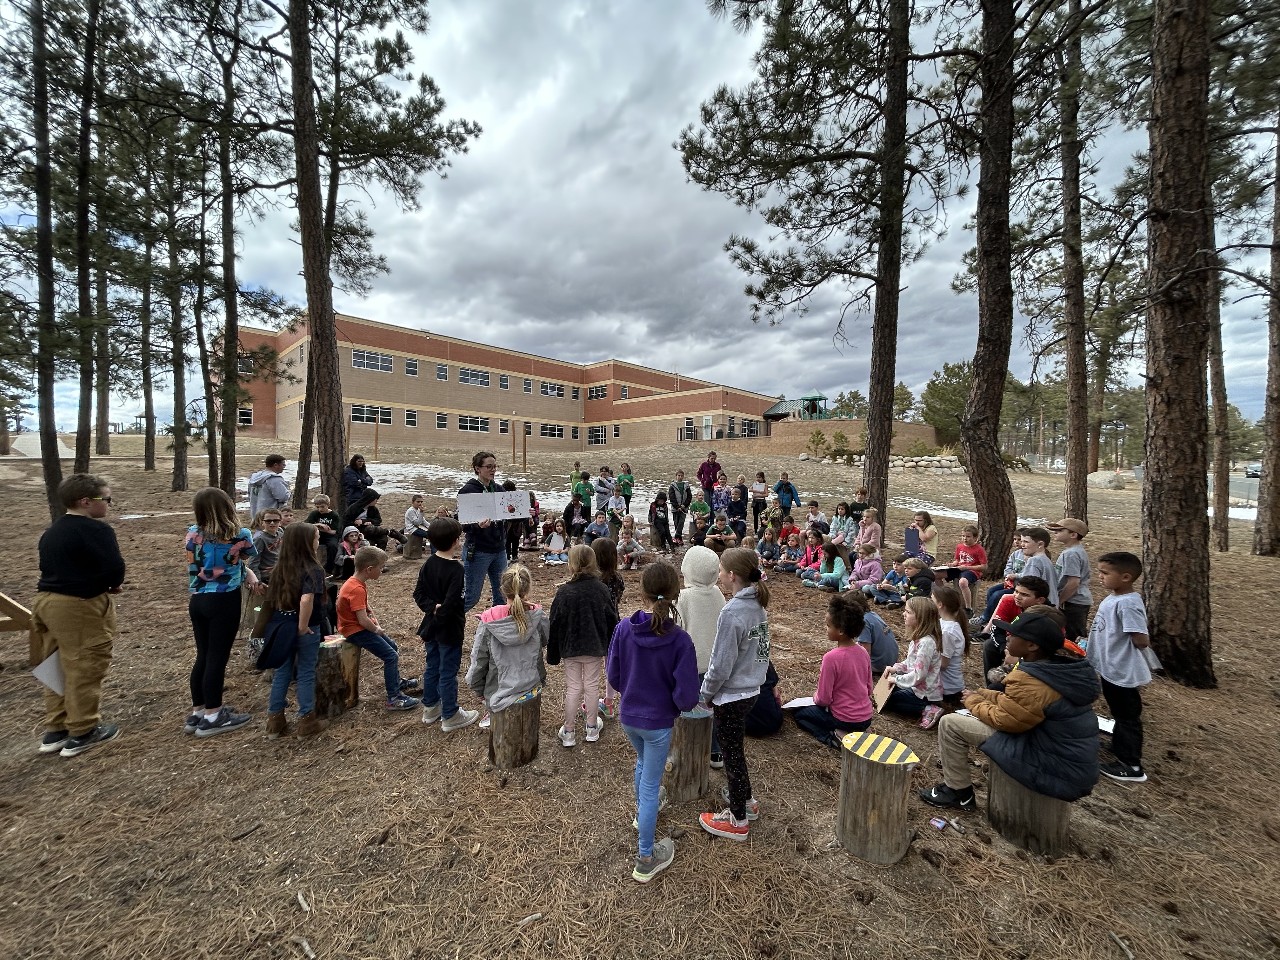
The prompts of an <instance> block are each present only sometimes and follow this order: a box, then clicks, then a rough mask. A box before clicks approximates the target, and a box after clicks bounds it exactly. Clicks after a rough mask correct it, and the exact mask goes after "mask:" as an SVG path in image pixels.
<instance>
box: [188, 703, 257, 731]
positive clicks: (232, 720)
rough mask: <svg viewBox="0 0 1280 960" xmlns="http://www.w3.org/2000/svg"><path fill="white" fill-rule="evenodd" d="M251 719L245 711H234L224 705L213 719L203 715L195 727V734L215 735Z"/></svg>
mask: <svg viewBox="0 0 1280 960" xmlns="http://www.w3.org/2000/svg"><path fill="white" fill-rule="evenodd" d="M252 719H253V717H251V716H250V715H249V714H247V713H235V712H233V711H232V709H231V708H230V707H225V706H224V707H223V708H222V709H221V710H219V711H218V715H217V716H216V717H214V718H213V719H210V718H209V717H204V718H203V719H202V720H201V721H200V726H198V727H196V736H197V737H216V736H217V735H218V734H220V733H226V732H227V731H229V730H235V729H236V728H237V727H243V726H244V725H245V724H246V723H248V722H249V721H250V720H252Z"/></svg>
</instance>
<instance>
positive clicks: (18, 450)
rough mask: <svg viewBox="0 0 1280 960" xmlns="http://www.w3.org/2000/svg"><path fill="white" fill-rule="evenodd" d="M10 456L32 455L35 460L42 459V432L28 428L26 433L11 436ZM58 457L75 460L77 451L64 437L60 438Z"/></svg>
mask: <svg viewBox="0 0 1280 960" xmlns="http://www.w3.org/2000/svg"><path fill="white" fill-rule="evenodd" d="M9 450H10V451H11V452H10V454H9V456H11V457H30V458H31V459H33V460H39V459H40V434H38V433H36V432H35V431H34V430H28V431H26V432H25V433H19V434H15V435H13V436H12V437H11V438H10V442H9ZM58 457H59V458H60V459H62V460H74V459H75V458H76V452H75V451H74V450H72V449H71V448H70V447H68V446H67V445H66V444H65V443H63V442H62V438H61V437H59V438H58Z"/></svg>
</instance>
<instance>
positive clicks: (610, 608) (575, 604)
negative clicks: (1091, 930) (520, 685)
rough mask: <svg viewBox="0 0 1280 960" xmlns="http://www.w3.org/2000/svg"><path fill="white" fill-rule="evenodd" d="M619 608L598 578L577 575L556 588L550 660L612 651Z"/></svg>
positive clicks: (596, 655)
mask: <svg viewBox="0 0 1280 960" xmlns="http://www.w3.org/2000/svg"><path fill="white" fill-rule="evenodd" d="M617 625H618V611H617V608H616V607H615V606H614V603H613V593H612V592H611V591H610V590H609V588H608V587H607V586H605V585H604V583H603V582H602V581H601V580H600V579H599V578H598V577H593V576H590V575H586V576H579V577H575V578H574V579H572V580H570V581H569V582H568V583H566V584H565V585H564V586H562V587H561V588H560V589H559V590H557V591H556V597H555V600H553V601H552V602H551V638H550V642H549V643H548V644H547V662H548V663H559V662H560V660H562V659H564V658H565V657H603V656H604V655H605V654H607V653H608V652H609V640H610V639H611V638H612V637H613V628H614V627H616V626H617Z"/></svg>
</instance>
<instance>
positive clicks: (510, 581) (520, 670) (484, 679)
mask: <svg viewBox="0 0 1280 960" xmlns="http://www.w3.org/2000/svg"><path fill="white" fill-rule="evenodd" d="M499 586H500V589H501V590H502V596H503V599H505V600H506V601H507V602H506V603H504V604H500V605H498V606H496V607H490V608H489V609H488V610H486V611H485V612H484V613H482V614H481V615H480V626H478V627H477V628H476V636H475V640H474V641H473V642H472V645H471V666H470V667H469V668H468V670H467V685H468V686H470V687H471V689H472V690H474V691H475V693H476V696H479V697H482V698H483V699H484V703H485V706H486V707H487V708H488V710H489V712H490V713H501V712H502V711H503V710H505V709H506V708H507V707H509V706H511V705H512V704H515V703H519V702H521V701H522V700H529V699H532V698H533V697H536V696H538V695H539V694H540V693H541V691H542V685H543V684H544V683H546V682H547V667H546V664H545V663H544V662H543V659H542V649H543V647H545V646H546V645H547V637H548V621H547V615H546V613H544V612H543V609H542V607H540V606H539V605H538V604H536V603H530V602H529V591H530V590H531V589H532V587H533V577H532V576H531V575H530V573H529V568H528V567H526V566H525V565H524V564H522V563H516V564H512V565H511V566H509V567H507V568H506V569H505V570H503V571H502V579H501V581H500V583H499Z"/></svg>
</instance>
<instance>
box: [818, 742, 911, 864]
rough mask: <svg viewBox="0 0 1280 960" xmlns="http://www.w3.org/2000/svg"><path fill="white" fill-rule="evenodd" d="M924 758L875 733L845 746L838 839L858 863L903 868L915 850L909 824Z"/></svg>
mask: <svg viewBox="0 0 1280 960" xmlns="http://www.w3.org/2000/svg"><path fill="white" fill-rule="evenodd" d="M919 763H920V758H919V757H917V756H916V755H915V753H913V752H912V750H911V748H910V747H908V746H907V745H906V744H905V743H899V742H898V741H897V740H891V739H890V738H889V737H882V736H879V735H878V734H874V733H850V734H848V735H847V736H845V737H844V739H843V740H842V741H841V750H840V800H839V805H838V807H837V811H836V838H837V839H838V840H839V841H840V845H841V846H842V847H844V848H845V849H846V850H848V851H849V852H850V853H852V854H853V855H854V856H855V857H860V858H862V859H863V860H869V861H870V862H871V863H882V864H890V863H897V862H898V861H899V860H901V859H902V858H903V857H904V856H905V855H906V853H907V848H908V847H909V846H911V840H912V837H913V836H914V832H913V831H912V830H911V828H910V826H909V825H908V823H907V798H908V796H909V795H910V793H911V772H912V771H913V770H914V769H915V767H916V765H917V764H919Z"/></svg>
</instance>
